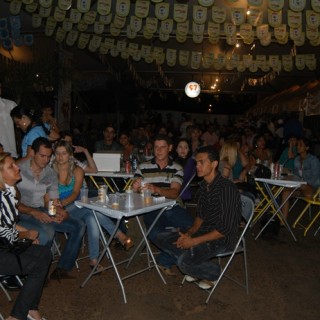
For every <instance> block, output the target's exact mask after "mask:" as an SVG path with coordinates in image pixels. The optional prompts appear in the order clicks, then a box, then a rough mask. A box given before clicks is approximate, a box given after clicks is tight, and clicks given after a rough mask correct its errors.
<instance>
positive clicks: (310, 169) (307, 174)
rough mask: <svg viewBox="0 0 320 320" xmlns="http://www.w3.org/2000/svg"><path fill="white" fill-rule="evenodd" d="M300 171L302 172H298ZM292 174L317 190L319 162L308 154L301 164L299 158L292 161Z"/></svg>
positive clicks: (319, 170)
mask: <svg viewBox="0 0 320 320" xmlns="http://www.w3.org/2000/svg"><path fill="white" fill-rule="evenodd" d="M300 170H302V172H300ZM301 173H302V176H301ZM294 174H295V175H297V176H299V177H301V178H303V180H304V181H306V182H307V183H308V184H309V185H310V186H311V187H313V188H315V189H317V188H318V187H320V161H319V159H318V158H317V157H316V156H314V155H312V154H308V155H307V157H306V159H304V161H303V162H301V157H300V156H298V157H296V158H295V159H294Z"/></svg>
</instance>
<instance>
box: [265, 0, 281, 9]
mask: <svg viewBox="0 0 320 320" xmlns="http://www.w3.org/2000/svg"><path fill="white" fill-rule="evenodd" d="M283 5H284V0H268V7H269V9H271V10H273V11H279V10H282V8H283Z"/></svg>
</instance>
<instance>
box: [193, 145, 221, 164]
mask: <svg viewBox="0 0 320 320" xmlns="http://www.w3.org/2000/svg"><path fill="white" fill-rule="evenodd" d="M199 153H207V154H208V158H209V160H210V162H213V161H218V162H219V153H218V152H217V151H216V150H215V149H214V148H213V146H204V147H200V148H198V149H197V150H196V152H195V155H197V154H199Z"/></svg>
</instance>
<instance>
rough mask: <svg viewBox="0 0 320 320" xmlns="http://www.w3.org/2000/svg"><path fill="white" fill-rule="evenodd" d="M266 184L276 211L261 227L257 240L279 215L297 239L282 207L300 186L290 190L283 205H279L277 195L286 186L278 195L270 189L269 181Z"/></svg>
mask: <svg viewBox="0 0 320 320" xmlns="http://www.w3.org/2000/svg"><path fill="white" fill-rule="evenodd" d="M264 186H265V188H266V190H267V192H268V195H269V197H270V199H271V201H272V203H273V204H274V206H275V208H276V211H275V213H274V214H273V215H272V216H271V217H270V219H269V220H268V221H267V222H266V224H265V225H264V226H263V227H262V228H261V230H260V232H259V233H258V235H257V236H256V237H255V240H257V239H258V238H259V236H260V235H261V233H262V232H263V230H264V229H265V228H266V227H267V226H268V224H269V223H270V222H271V220H272V219H274V218H275V216H277V215H279V216H280V218H281V220H282V222H283V223H284V225H285V227H286V228H287V230H288V231H289V232H290V233H291V235H292V237H293V239H294V241H297V238H296V237H295V235H294V233H293V232H292V230H291V228H290V226H289V224H288V222H287V220H286V219H285V218H284V217H283V214H282V212H281V209H282V207H283V206H284V205H285V203H286V202H287V201H289V199H290V197H291V196H292V194H293V193H294V192H295V191H296V190H297V189H298V187H296V188H293V190H292V191H291V192H290V194H289V196H288V197H287V198H286V199H285V200H284V202H283V203H282V204H281V206H279V205H278V203H277V197H278V196H279V194H280V193H281V192H282V191H283V189H284V187H280V188H279V189H278V191H277V193H276V196H275V195H274V194H273V193H272V190H271V189H270V187H269V185H268V184H267V183H264Z"/></svg>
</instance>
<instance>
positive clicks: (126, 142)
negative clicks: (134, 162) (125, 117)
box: [119, 131, 133, 161]
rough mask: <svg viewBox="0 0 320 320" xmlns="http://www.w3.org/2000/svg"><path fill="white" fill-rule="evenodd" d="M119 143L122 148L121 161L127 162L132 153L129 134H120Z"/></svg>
mask: <svg viewBox="0 0 320 320" xmlns="http://www.w3.org/2000/svg"><path fill="white" fill-rule="evenodd" d="M119 142H120V144H121V145H122V146H123V161H129V160H130V155H132V153H133V144H132V143H131V141H130V134H129V133H127V132H125V131H123V132H121V133H120V136H119Z"/></svg>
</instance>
